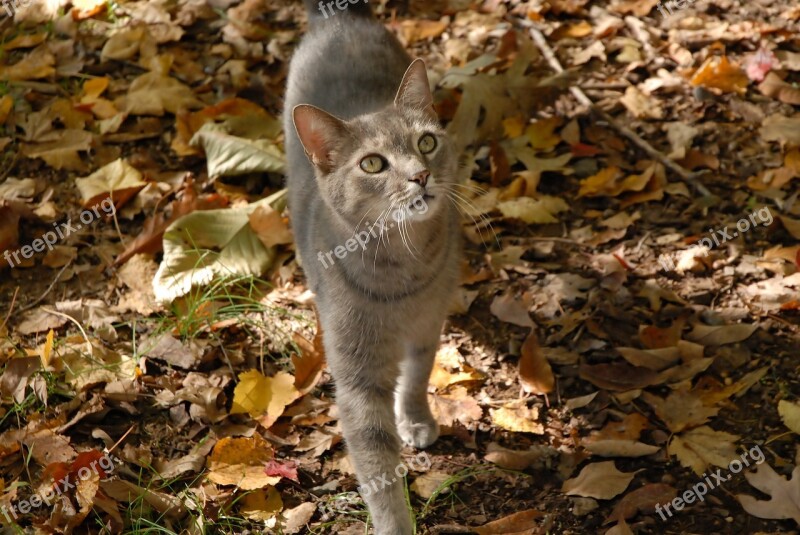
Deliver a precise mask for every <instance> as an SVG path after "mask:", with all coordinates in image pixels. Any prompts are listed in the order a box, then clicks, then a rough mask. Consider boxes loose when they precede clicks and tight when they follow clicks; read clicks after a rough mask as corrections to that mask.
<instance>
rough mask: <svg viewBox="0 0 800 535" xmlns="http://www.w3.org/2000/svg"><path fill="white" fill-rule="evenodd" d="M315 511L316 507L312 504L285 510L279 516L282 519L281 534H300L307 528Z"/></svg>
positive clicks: (302, 504) (303, 504) (306, 503)
mask: <svg viewBox="0 0 800 535" xmlns="http://www.w3.org/2000/svg"><path fill="white" fill-rule="evenodd" d="M316 511H317V506H316V504H314V503H312V502H305V503H301V504H300V505H298V506H297V507H292V508H291V509H287V510H285V511H284V512H283V513H282V515H281V516H283V518H284V522H283V533H286V534H287V535H294V534H295V533H300V532H301V531H302V530H303V529H304V528H306V527H307V526H308V523H309V522H310V521H311V517H312V516H314V513H315V512H316Z"/></svg>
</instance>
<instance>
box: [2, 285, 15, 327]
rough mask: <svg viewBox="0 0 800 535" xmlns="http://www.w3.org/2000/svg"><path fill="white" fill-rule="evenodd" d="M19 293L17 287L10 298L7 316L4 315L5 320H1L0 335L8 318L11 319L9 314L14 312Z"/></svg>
mask: <svg viewBox="0 0 800 535" xmlns="http://www.w3.org/2000/svg"><path fill="white" fill-rule="evenodd" d="M18 293H19V286H17V288H16V289H15V290H14V296H13V297H12V298H11V306H9V307H8V314H6V318H5V319H4V320H3V324H2V325H0V333H2V332H3V329H5V327H6V324H7V323H8V318H10V317H11V313H12V312H13V311H14V304H15V303H16V302H17V294H18Z"/></svg>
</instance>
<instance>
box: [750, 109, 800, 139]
mask: <svg viewBox="0 0 800 535" xmlns="http://www.w3.org/2000/svg"><path fill="white" fill-rule="evenodd" d="M760 134H761V138H762V139H763V140H764V141H780V142H781V143H788V144H790V145H800V115H795V116H793V117H785V116H783V115H781V114H778V113H776V114H773V115H770V116H769V117H767V118H766V119H764V122H763V123H762V124H761V130H760Z"/></svg>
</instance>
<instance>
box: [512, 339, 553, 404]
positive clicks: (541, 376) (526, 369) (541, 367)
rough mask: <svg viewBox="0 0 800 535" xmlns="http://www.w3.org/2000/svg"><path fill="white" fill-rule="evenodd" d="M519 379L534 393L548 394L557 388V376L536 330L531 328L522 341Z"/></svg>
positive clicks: (524, 386)
mask: <svg viewBox="0 0 800 535" xmlns="http://www.w3.org/2000/svg"><path fill="white" fill-rule="evenodd" d="M519 381H520V383H521V384H522V388H523V389H524V390H525V391H526V392H529V393H532V394H547V393H549V392H552V391H553V388H555V377H554V376H553V369H552V368H551V367H550V363H549V362H548V361H547V358H546V357H545V356H544V352H543V351H542V348H541V347H540V346H539V340H538V338H537V336H536V332H535V331H534V330H531V332H530V333H528V336H527V337H526V338H525V341H524V342H523V343H522V349H521V354H520V358H519Z"/></svg>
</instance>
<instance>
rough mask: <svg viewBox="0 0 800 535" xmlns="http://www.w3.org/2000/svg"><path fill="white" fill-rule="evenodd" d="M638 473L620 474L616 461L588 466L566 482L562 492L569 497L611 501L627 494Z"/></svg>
mask: <svg viewBox="0 0 800 535" xmlns="http://www.w3.org/2000/svg"><path fill="white" fill-rule="evenodd" d="M636 473H637V472H620V471H619V470H617V467H616V466H615V465H614V461H604V462H601V463H592V464H587V465H586V466H584V467H583V470H581V473H580V474H578V476H577V477H574V478H572V479H568V480H566V481H564V485H563V486H562V488H561V490H562V492H564V493H565V494H567V495H568V496H583V497H584V498H595V499H598V500H610V499H611V498H613V497H615V496H618V495H620V494H622V493H623V492H625V489H627V488H628V485H630V483H631V481H633V477H634V476H635V475H636Z"/></svg>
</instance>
